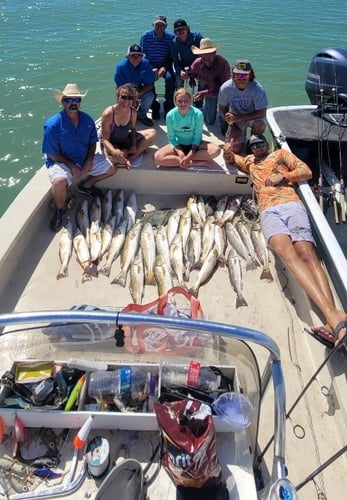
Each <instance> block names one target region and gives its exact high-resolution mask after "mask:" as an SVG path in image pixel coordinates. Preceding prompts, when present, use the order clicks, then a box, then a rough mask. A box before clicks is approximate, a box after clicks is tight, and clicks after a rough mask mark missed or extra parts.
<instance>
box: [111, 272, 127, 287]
mask: <svg viewBox="0 0 347 500" xmlns="http://www.w3.org/2000/svg"><path fill="white" fill-rule="evenodd" d="M111 285H120V286H122V287H123V288H125V285H126V275H124V273H120V274H119V275H118V276H116V277H115V278H114V279H113V280H112V281H111Z"/></svg>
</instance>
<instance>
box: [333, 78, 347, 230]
mask: <svg viewBox="0 0 347 500" xmlns="http://www.w3.org/2000/svg"><path fill="white" fill-rule="evenodd" d="M335 82H336V71H335ZM333 90H335V99H336V113H337V117H338V118H337V119H338V132H337V137H338V145H339V147H338V152H339V170H340V172H339V173H340V199H339V202H340V208H341V220H342V222H346V200H345V186H344V180H343V165H342V145H341V139H342V135H343V131H342V127H341V121H340V120H339V114H340V107H339V98H340V95H336V89H333Z"/></svg>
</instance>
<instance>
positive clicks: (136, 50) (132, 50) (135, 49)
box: [126, 43, 144, 56]
mask: <svg viewBox="0 0 347 500" xmlns="http://www.w3.org/2000/svg"><path fill="white" fill-rule="evenodd" d="M132 54H140V55H141V56H144V53H143V50H142V47H141V46H140V45H137V43H133V44H132V45H130V46H129V47H128V52H127V54H126V55H127V56H131V55H132Z"/></svg>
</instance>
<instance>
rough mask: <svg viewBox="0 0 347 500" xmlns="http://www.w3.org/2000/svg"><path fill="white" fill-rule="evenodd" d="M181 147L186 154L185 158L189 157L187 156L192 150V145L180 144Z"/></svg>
mask: <svg viewBox="0 0 347 500" xmlns="http://www.w3.org/2000/svg"><path fill="white" fill-rule="evenodd" d="M179 147H180V148H181V149H182V151H183V153H184V154H185V156H187V154H188V153H189V152H190V150H191V149H192V145H191V144H179Z"/></svg>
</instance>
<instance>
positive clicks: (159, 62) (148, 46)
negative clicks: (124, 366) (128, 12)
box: [140, 29, 175, 69]
mask: <svg viewBox="0 0 347 500" xmlns="http://www.w3.org/2000/svg"><path fill="white" fill-rule="evenodd" d="M174 38H175V35H174V34H173V33H171V32H170V31H164V34H163V36H162V37H161V38H158V37H157V35H156V34H155V31H154V29H152V30H148V31H145V32H144V33H142V36H141V40H140V45H141V47H142V49H143V51H144V53H145V54H146V58H147V59H148V60H149V62H150V63H151V66H152V68H161V67H162V66H165V68H166V69H170V68H171V65H172V59H171V51H170V45H171V43H172V42H173V40H174Z"/></svg>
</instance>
